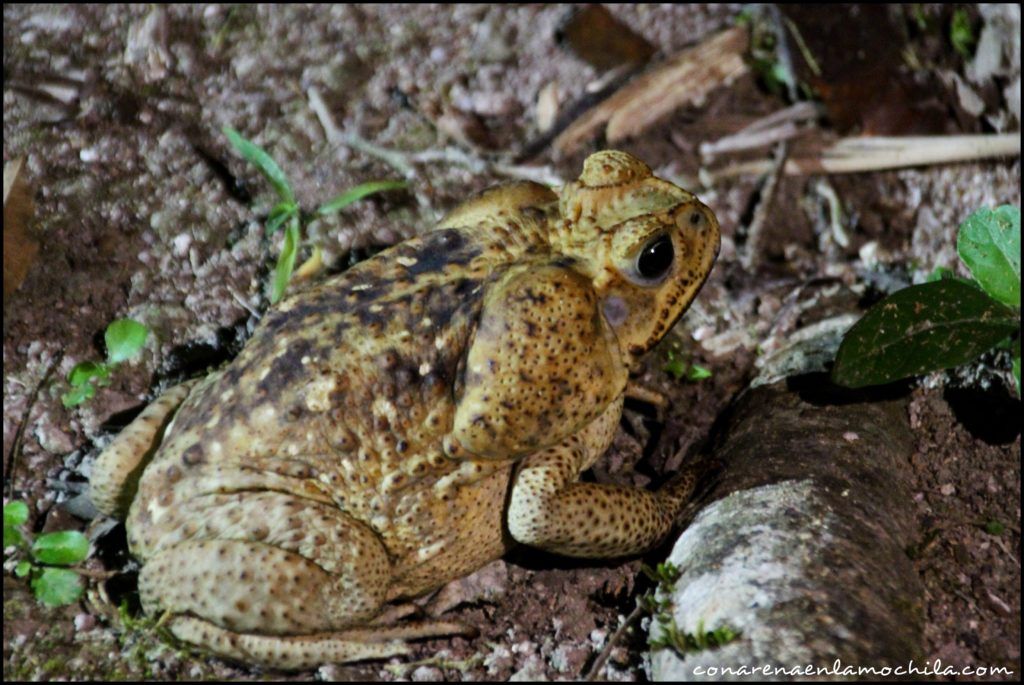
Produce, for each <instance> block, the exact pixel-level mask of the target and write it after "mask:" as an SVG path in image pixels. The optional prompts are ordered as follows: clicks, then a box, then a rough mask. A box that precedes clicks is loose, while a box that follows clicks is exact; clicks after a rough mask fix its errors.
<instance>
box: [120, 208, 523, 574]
mask: <svg viewBox="0 0 1024 685" xmlns="http://www.w3.org/2000/svg"><path fill="white" fill-rule="evenodd" d="M503 220H504V221H506V222H507V221H508V219H507V218H506V219H503ZM537 228H538V229H539V226H538V227H537ZM518 235H520V236H534V235H537V236H539V231H537V232H534V231H529V230H522V228H520V230H519V231H518ZM474 237H475V236H474V233H473V232H472V231H470V230H460V229H454V228H444V229H438V230H435V231H432V232H429V233H427V234H425V235H423V236H421V237H419V238H417V239H414V240H411V241H407V242H405V243H402V244H401V245H399V246H397V247H395V248H392V249H391V250H388V251H386V252H384V253H381V254H380V255H378V256H377V257H376V258H374V259H371V260H368V261H366V262H363V263H361V264H359V265H357V266H356V267H353V268H352V269H350V270H349V271H347V272H346V273H344V274H342V275H340V276H337V277H334V278H331V279H328V280H327V281H325V282H323V283H322V284H319V285H317V286H316V287H313V288H311V289H309V290H305V291H302V292H299V293H298V294H295V295H293V296H292V297H290V298H289V299H287V300H285V301H284V302H282V303H281V305H280V306H279V307H278V308H277V309H275V310H273V311H271V312H270V313H268V314H267V316H266V318H265V319H264V320H263V321H262V322H261V323H260V325H259V327H258V328H257V330H256V331H255V333H254V334H253V337H252V339H251V340H250V341H249V342H248V343H247V345H246V346H245V348H244V350H243V351H242V352H241V354H240V355H239V356H238V357H237V358H236V359H235V360H234V361H233V362H232V363H231V364H229V365H228V366H227V367H225V368H224V369H223V370H221V371H219V372H217V373H214V374H211V375H210V376H209V377H207V378H206V379H204V380H203V381H202V382H201V383H200V384H199V385H197V386H196V387H195V388H194V389H193V391H192V392H191V394H190V395H189V397H188V399H187V400H186V401H185V402H184V403H183V405H182V407H181V409H180V410H179V412H178V414H177V417H176V418H175V420H174V422H173V424H172V425H171V427H170V428H169V430H168V433H167V436H166V438H165V440H164V441H163V443H162V445H161V446H160V448H159V451H158V452H157V454H156V455H155V457H154V459H153V461H152V463H151V464H150V466H149V467H148V468H147V469H146V471H145V473H144V475H143V477H142V479H141V481H140V485H139V492H138V496H137V497H136V499H135V501H134V504H133V506H132V510H131V513H130V520H129V529H130V530H131V531H132V536H131V538H132V539H131V540H130V542H131V545H132V549H133V552H134V553H135V554H137V555H138V556H140V557H141V558H143V559H145V558H147V557H148V556H150V555H151V554H153V553H154V552H155V551H157V550H158V549H160V548H162V547H165V546H167V545H170V544H177V543H178V542H180V541H181V540H183V539H192V538H195V537H205V535H204V531H203V530H200V529H198V526H197V525H196V523H195V522H196V521H198V520H207V521H209V520H212V519H215V518H216V517H218V516H219V517H221V518H223V517H229V518H230V517H231V516H235V517H239V518H244V517H245V516H247V515H259V514H260V512H259V509H258V505H256V504H254V503H253V500H252V499H251V493H252V492H253V491H262V490H266V491H278V492H285V493H290V494H293V495H296V496H298V497H302V498H307V499H313V500H318V501H323V502H324V503H329V504H332V505H334V506H337V507H339V508H340V509H341V510H343V511H345V512H347V513H349V514H351V515H352V516H353V517H354V518H356V519H358V520H361V521H363V522H365V523H367V524H368V525H369V526H370V527H371V528H372V529H373V530H375V531H376V532H377V533H378V534H379V535H380V536H381V539H382V541H383V542H384V544H385V546H386V547H387V548H388V549H389V552H390V553H391V554H392V555H394V557H395V558H396V560H399V563H397V564H396V566H397V567H399V568H401V567H402V566H403V564H402V563H401V561H400V560H403V559H404V560H406V563H405V564H404V566H406V567H410V566H421V565H423V564H424V563H429V562H430V560H431V559H435V558H436V557H437V556H438V555H439V554H441V553H442V552H444V555H445V556H450V555H452V554H454V555H455V556H456V557H459V558H461V557H464V556H466V555H467V554H469V551H468V550H473V549H475V550H478V554H475V555H470V556H478V555H479V554H486V555H488V556H496V555H498V554H500V553H501V551H502V549H503V547H502V542H501V537H502V534H501V531H502V525H501V505H502V504H503V500H504V495H503V493H504V490H505V488H506V487H507V480H508V473H507V472H508V464H509V462H498V463H481V462H476V461H473V460H470V461H454V460H451V459H448V458H446V457H445V456H444V454H443V452H442V447H441V438H442V436H443V435H444V434H445V433H446V432H448V431H449V430H450V429H451V425H452V418H453V415H454V411H455V406H454V393H455V390H456V384H457V383H458V382H459V381H458V379H459V376H460V373H461V371H462V369H461V368H460V362H461V360H462V359H463V352H464V350H465V349H466V347H467V345H468V344H469V342H470V338H471V336H472V333H473V330H474V326H475V324H476V322H477V320H478V317H479V312H480V308H481V302H482V292H483V290H484V289H485V287H486V285H487V283H488V282H489V281H490V280H493V279H494V278H496V277H497V275H498V274H500V273H501V271H502V269H501V266H502V265H503V264H507V263H509V257H510V254H509V249H508V245H505V244H504V243H501V244H499V243H498V242H494V241H492V242H490V243H482V242H481V241H479V240H475V239H474ZM513 247H514V248H515V250H514V253H518V254H517V256H518V257H522V258H528V259H530V258H542V254H541V253H542V252H543V250H542V244H541V243H540V242H539V240H538V241H537V242H535V243H533V244H532V245H517V246H513ZM527 253H532V254H533V255H534V256H533V257H529V256H528V255H527ZM467 482H471V483H472V485H466V483H467ZM243 493H244V494H245V495H246V497H244V498H243ZM236 501H237V506H236V505H235V504H234V503H235V502H236ZM239 507H242V508H243V509H244V510H243V511H241V512H238V513H235V514H232V513H231V512H232V511H235V510H236V509H238V508H239ZM206 508H209V509H210V510H209V512H202V510H204V509H206ZM201 512H202V513H204V514H205V515H203V516H197V514H198V513H201ZM209 532H210V531H207V534H208V533H209ZM223 535H224V530H223V529H219V530H218V531H217V536H218V537H223ZM481 535H485V536H486V537H487V539H486V540H484V539H481V538H480V536H481ZM453 545H454V546H457V547H458V548H459V549H458V550H457V549H452V546H453ZM459 550H462V552H460V551H459ZM451 561H452V560H451V559H450V560H449V563H450V562H451ZM478 561H479V560H477V559H466V560H465V566H466V568H467V569H468V568H471V567H472V566H473V565H474V564H476V563H478ZM459 565H462V564H459ZM424 573H426V571H424ZM413 584H415V583H413Z"/></svg>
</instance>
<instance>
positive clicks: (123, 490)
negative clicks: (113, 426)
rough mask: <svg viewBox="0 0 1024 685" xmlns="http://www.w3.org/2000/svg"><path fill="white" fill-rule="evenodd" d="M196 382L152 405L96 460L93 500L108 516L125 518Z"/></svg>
mask: <svg viewBox="0 0 1024 685" xmlns="http://www.w3.org/2000/svg"><path fill="white" fill-rule="evenodd" d="M196 382H197V381H189V382H187V383H182V384H180V385H176V386H174V387H173V388H171V389H170V390H168V391H167V392H165V393H164V394H162V395H161V396H160V397H158V398H157V399H155V400H154V401H153V402H151V403H150V404H149V406H148V407H146V408H145V409H143V410H142V413H141V414H139V415H138V416H137V417H135V420H134V421H132V422H131V423H130V424H128V426H126V427H125V429H124V430H122V431H121V433H120V434H118V436H117V437H116V438H114V441H113V442H112V443H110V444H109V445H107V447H106V449H104V450H103V452H101V453H100V456H99V457H97V458H96V463H95V464H93V467H92V477H91V478H90V480H89V497H90V499H92V502H93V504H95V505H96V508H97V509H99V510H100V511H101V512H103V513H104V514H107V515H108V516H115V517H117V518H121V519H123V518H124V517H125V514H127V513H128V506H129V505H130V504H131V501H132V499H133V498H134V496H135V489H136V487H137V485H138V480H139V476H141V475H142V470H143V469H144V468H146V464H148V463H149V460H150V458H151V457H152V456H153V452H154V450H155V449H156V447H158V446H159V445H160V437H161V436H162V435H163V432H164V429H165V428H166V427H167V425H168V423H170V420H171V418H172V417H173V416H174V413H175V412H176V411H177V409H178V407H180V406H181V403H182V402H184V401H185V398H186V397H188V394H189V391H190V390H191V389H192V386H194V385H195V384H196Z"/></svg>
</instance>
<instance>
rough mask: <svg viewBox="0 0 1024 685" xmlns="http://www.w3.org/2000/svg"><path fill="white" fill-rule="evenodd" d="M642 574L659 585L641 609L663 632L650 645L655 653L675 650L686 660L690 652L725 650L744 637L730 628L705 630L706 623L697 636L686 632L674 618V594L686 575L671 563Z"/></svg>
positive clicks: (700, 623) (644, 569) (644, 597)
mask: <svg viewBox="0 0 1024 685" xmlns="http://www.w3.org/2000/svg"><path fill="white" fill-rule="evenodd" d="M640 571H641V572H642V573H643V574H644V575H645V576H647V577H648V578H650V579H651V580H652V581H653V582H655V583H657V586H656V588H655V590H652V591H648V592H646V593H644V594H643V595H642V596H641V597H640V600H639V601H640V606H641V607H643V608H644V609H645V610H647V611H648V612H649V613H650V614H651V618H652V621H653V623H656V624H658V626H659V627H660V629H661V630H660V633H661V634H660V635H659V636H658V637H656V638H651V640H650V642H649V644H650V647H651V649H652V650H654V651H657V650H659V649H672V650H674V651H675V652H676V653H677V654H678V655H679V656H684V655H685V654H686V653H687V652H695V651H701V650H705V649H712V648H714V647H721V646H722V645H724V644H727V643H729V642H732V641H733V640H735V639H736V638H738V637H739V636H740V633H739V632H738V631H735V630H733V629H732V628H730V627H728V626H721V627H719V628H716V629H714V630H704V621H703V620H699V621H697V630H696V632H693V633H686V632H683V631H682V630H680V629H679V625H678V624H677V623H676V618H675V616H674V615H673V614H672V606H673V605H672V592H673V591H674V590H675V586H676V582H678V581H679V579H680V578H681V577H682V575H683V573H682V571H681V570H680V569H679V567H678V566H676V565H675V564H673V563H672V562H670V561H666V562H664V563H661V564H658V565H657V566H655V567H654V568H651V567H650V566H648V565H647V564H642V565H641V566H640ZM658 595H661V596H660V597H659V596H658Z"/></svg>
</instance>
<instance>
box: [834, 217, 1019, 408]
mask: <svg viewBox="0 0 1024 685" xmlns="http://www.w3.org/2000/svg"><path fill="white" fill-rule="evenodd" d="M957 253H958V254H959V255H960V259H961V260H962V261H963V263H964V265H965V266H966V267H967V269H968V270H969V271H970V272H971V275H972V276H973V279H972V280H968V279H963V278H956V277H944V276H948V274H942V273H941V272H940V273H938V274H937V276H938V279H937V280H932V281H931V282H928V283H922V284H920V285H915V286H911V287H909V288H904V289H903V290H900V291H898V292H895V293H893V294H892V295H890V296H889V297H887V298H885V299H884V300H882V301H881V302H879V303H878V304H876V305H875V306H874V307H872V308H871V309H869V310H868V312H867V313H866V314H865V315H864V316H863V317H862V318H861V319H860V321H858V322H857V323H856V324H854V326H853V328H851V329H850V330H849V331H848V332H847V333H846V336H845V337H844V338H843V342H842V344H841V345H840V346H839V352H838V353H837V354H836V363H835V366H834V367H833V369H832V379H833V380H834V381H835V382H836V383H838V384H840V385H844V386H846V387H850V388H860V387H863V386H866V385H880V384H883V383H890V382H892V381H895V380H899V379H901V378H906V377H908V376H916V375H918V374H922V373H928V372H931V371H938V370H940V369H948V368H951V367H954V366H959V365H960V364H964V363H967V362H969V361H971V360H973V359H974V358H976V357H977V356H978V355H980V354H981V353H982V352H985V351H986V350H989V349H992V348H993V347H997V346H1000V345H1006V346H1008V347H1010V348H1011V350H1012V356H1013V364H1012V372H1013V378H1014V381H1015V383H1016V389H1017V395H1018V397H1019V396H1020V209H1019V208H1017V207H1011V206H1009V205H1004V206H1002V207H998V208H996V209H994V210H992V209H979V210H978V211H976V212H974V213H973V214H971V215H970V216H969V217H967V219H966V220H965V221H964V222H963V223H962V224H960V231H959V234H958V235H957ZM934 276H935V274H933V277H934Z"/></svg>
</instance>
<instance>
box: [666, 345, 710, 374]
mask: <svg viewBox="0 0 1024 685" xmlns="http://www.w3.org/2000/svg"><path fill="white" fill-rule="evenodd" d="M665 357H666V359H667V361H666V362H665V365H664V366H663V367H662V370H663V371H665V372H666V373H668V374H669V375H670V376H672V377H673V378H675V379H676V380H677V381H678V380H681V379H682V378H684V377H685V378H686V380H688V381H700V380H704V379H705V378H711V370H710V369H708V368H707V367H706V366H701V365H700V364H687V363H686V359H685V358H684V357H683V355H682V354H681V353H680V352H678V351H677V350H674V349H671V348H670V349H669V350H668V351H667V352H666V353H665Z"/></svg>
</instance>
